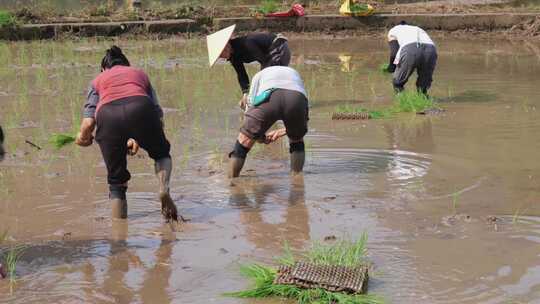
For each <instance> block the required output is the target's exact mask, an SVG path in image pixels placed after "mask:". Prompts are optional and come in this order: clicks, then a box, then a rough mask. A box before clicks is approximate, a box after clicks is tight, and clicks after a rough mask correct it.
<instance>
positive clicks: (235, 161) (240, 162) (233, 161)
mask: <svg viewBox="0 0 540 304" xmlns="http://www.w3.org/2000/svg"><path fill="white" fill-rule="evenodd" d="M245 162H246V159H245V158H239V157H235V156H231V158H230V159H229V177H230V178H234V177H238V176H240V171H242V167H244V163H245Z"/></svg>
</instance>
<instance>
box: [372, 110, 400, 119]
mask: <svg viewBox="0 0 540 304" xmlns="http://www.w3.org/2000/svg"><path fill="white" fill-rule="evenodd" d="M368 113H369V118H371V119H384V118H390V117H392V116H393V115H394V112H393V111H392V109H381V110H369V111H368Z"/></svg>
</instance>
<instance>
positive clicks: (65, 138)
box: [49, 133, 75, 149]
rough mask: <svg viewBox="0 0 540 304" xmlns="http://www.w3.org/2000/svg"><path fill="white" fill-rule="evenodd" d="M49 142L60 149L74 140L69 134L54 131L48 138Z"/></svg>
mask: <svg viewBox="0 0 540 304" xmlns="http://www.w3.org/2000/svg"><path fill="white" fill-rule="evenodd" d="M49 142H50V143H51V144H52V145H53V146H54V147H55V148H56V149H61V148H63V147H64V146H65V145H67V144H70V143H72V142H75V136H73V135H71V134H61V133H55V134H53V135H52V136H51V137H50V138H49Z"/></svg>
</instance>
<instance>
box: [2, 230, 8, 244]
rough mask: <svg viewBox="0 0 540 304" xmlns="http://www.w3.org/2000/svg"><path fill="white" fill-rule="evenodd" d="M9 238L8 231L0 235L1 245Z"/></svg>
mask: <svg viewBox="0 0 540 304" xmlns="http://www.w3.org/2000/svg"><path fill="white" fill-rule="evenodd" d="M7 238H8V230H7V229H6V230H4V232H2V233H0V244H2V243H3V242H5V241H6V240H7Z"/></svg>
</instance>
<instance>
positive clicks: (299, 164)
mask: <svg viewBox="0 0 540 304" xmlns="http://www.w3.org/2000/svg"><path fill="white" fill-rule="evenodd" d="M305 159H306V153H305V152H304V151H294V152H292V153H291V172H292V173H295V174H297V173H301V172H302V170H303V169H304V161H305Z"/></svg>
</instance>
